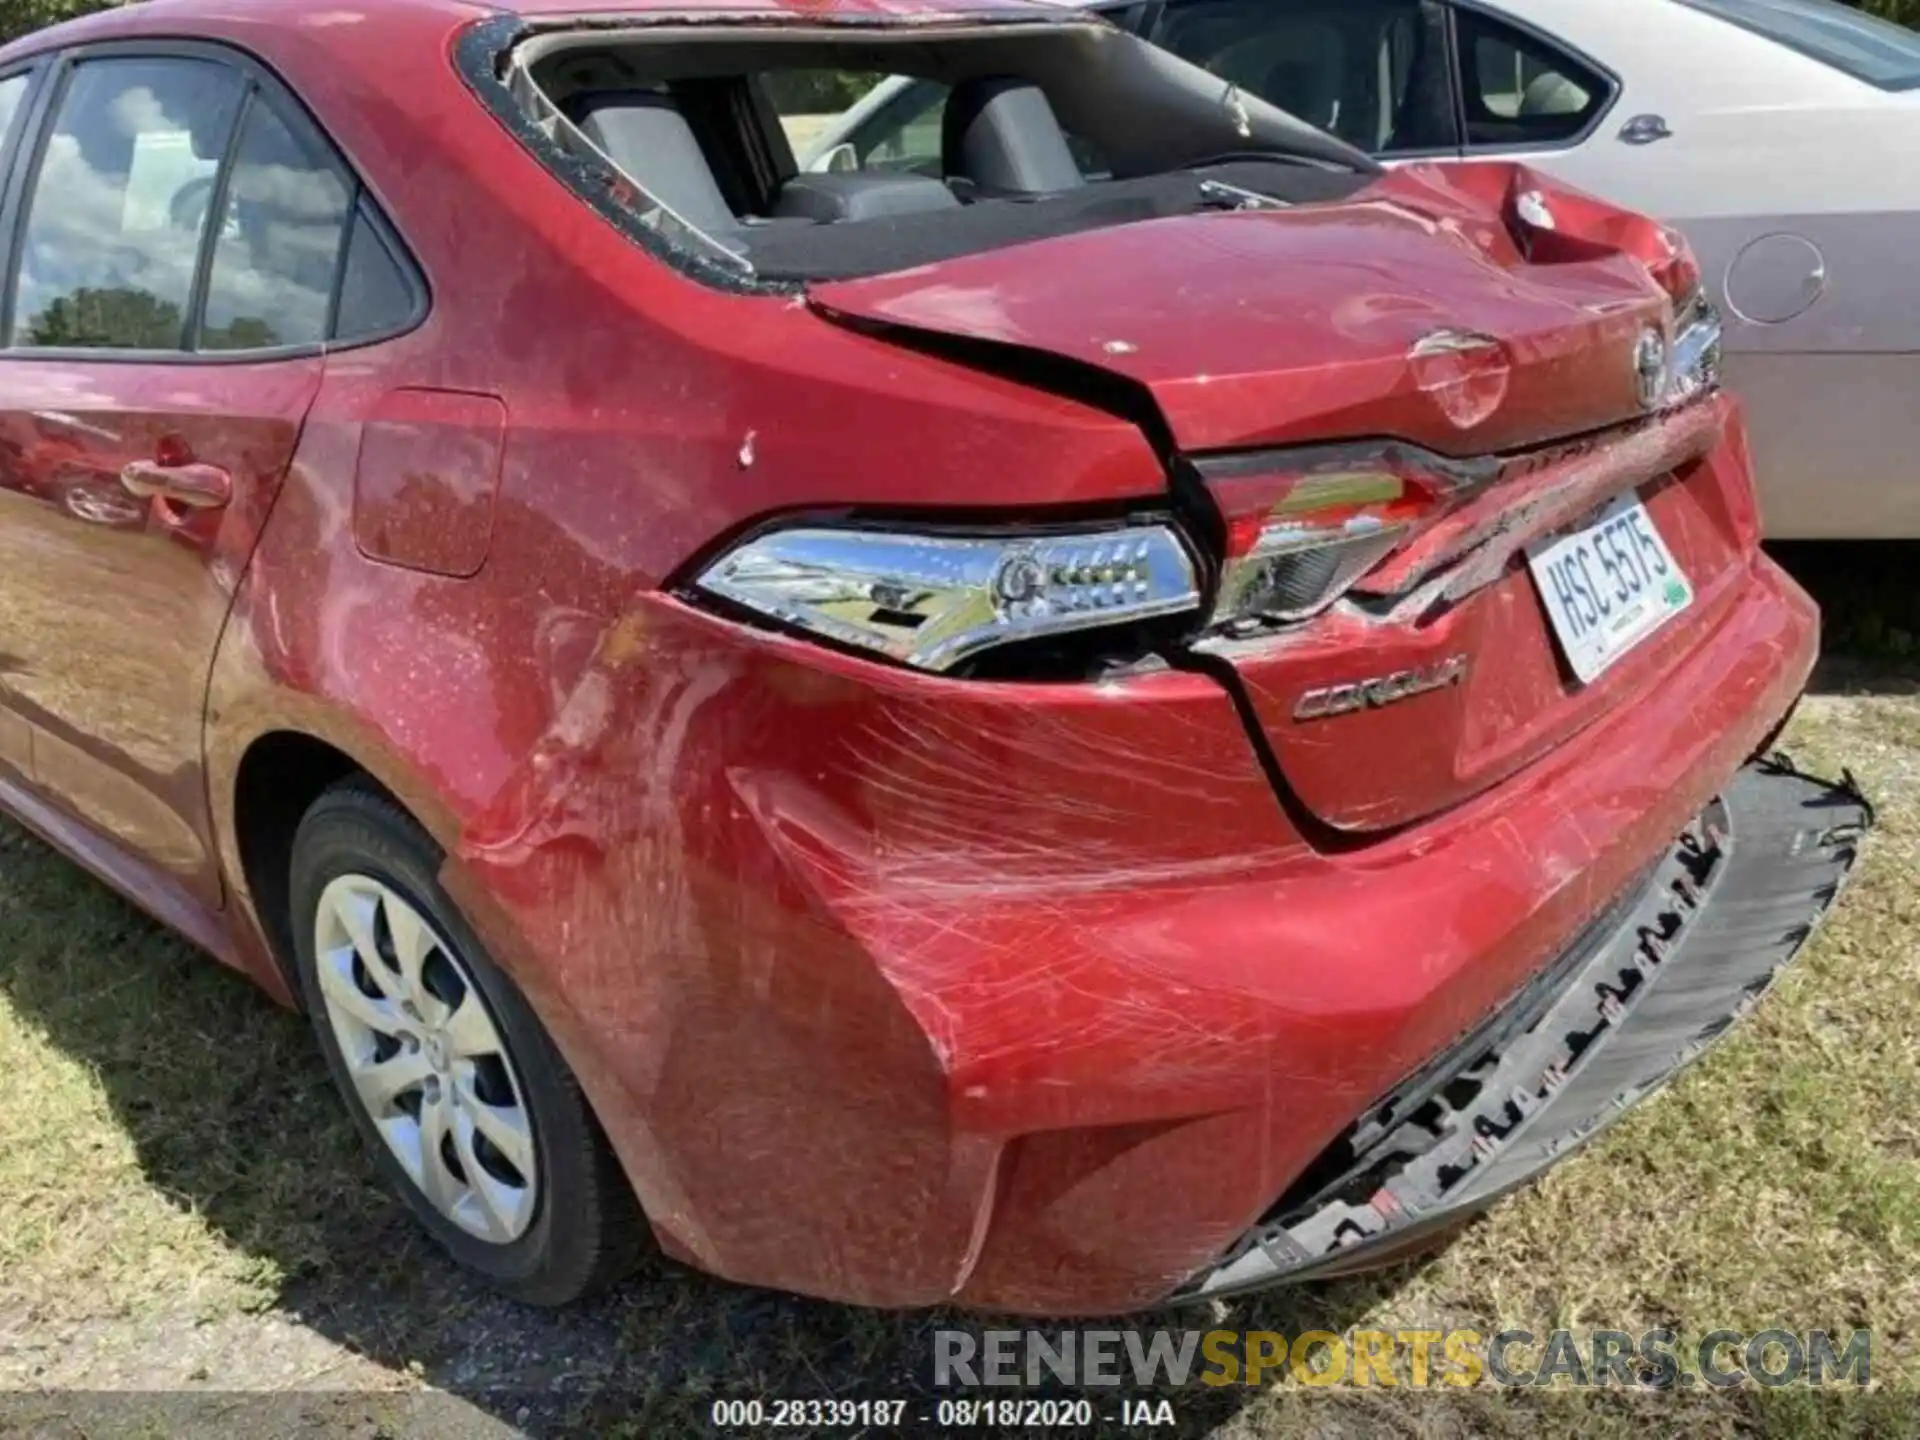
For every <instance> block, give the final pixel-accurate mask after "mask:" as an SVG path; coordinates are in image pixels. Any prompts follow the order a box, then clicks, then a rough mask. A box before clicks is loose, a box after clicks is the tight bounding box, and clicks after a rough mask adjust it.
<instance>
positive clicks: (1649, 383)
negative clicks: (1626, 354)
mask: <svg viewBox="0 0 1920 1440" xmlns="http://www.w3.org/2000/svg"><path fill="white" fill-rule="evenodd" d="M1667 373H1668V364H1667V337H1666V336H1665V335H1664V334H1663V333H1661V332H1660V331H1658V330H1646V331H1642V332H1641V335H1640V343H1639V344H1638V345H1636V346H1634V349H1633V388H1634V391H1635V392H1636V393H1637V394H1638V395H1639V397H1640V408H1641V409H1642V410H1652V409H1656V408H1657V407H1658V406H1659V404H1660V401H1661V398H1662V397H1663V396H1665V394H1666V393H1667Z"/></svg>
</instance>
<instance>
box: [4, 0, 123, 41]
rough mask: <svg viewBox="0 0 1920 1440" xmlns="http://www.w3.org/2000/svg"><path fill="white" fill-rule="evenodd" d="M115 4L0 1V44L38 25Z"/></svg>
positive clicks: (76, 0) (100, 0)
mask: <svg viewBox="0 0 1920 1440" xmlns="http://www.w3.org/2000/svg"><path fill="white" fill-rule="evenodd" d="M115 3H117V0H5V3H3V4H0V45H4V44H5V43H6V42H7V41H9V40H17V39H19V38H20V37H21V36H22V35H25V34H26V33H27V32H28V31H30V30H38V29H39V28H40V27H41V26H42V25H51V24H53V23H54V21H56V20H71V19H72V18H73V17H74V16H76V15H85V14H86V13H87V12H88V11H91V10H105V9H106V8H107V7H108V6H109V5H111V4H115Z"/></svg>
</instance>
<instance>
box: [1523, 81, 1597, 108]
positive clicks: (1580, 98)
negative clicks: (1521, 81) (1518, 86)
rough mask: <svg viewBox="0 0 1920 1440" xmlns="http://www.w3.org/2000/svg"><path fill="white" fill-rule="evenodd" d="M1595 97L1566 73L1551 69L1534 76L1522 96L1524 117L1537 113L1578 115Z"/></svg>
mask: <svg viewBox="0 0 1920 1440" xmlns="http://www.w3.org/2000/svg"><path fill="white" fill-rule="evenodd" d="M1592 99H1593V97H1592V96H1591V95H1589V94H1588V93H1587V92H1586V90H1585V89H1584V88H1583V87H1582V86H1580V85H1579V84H1578V83H1576V82H1575V81H1572V80H1569V79H1568V78H1567V77H1566V76H1564V75H1559V74H1556V73H1555V72H1553V71H1551V70H1549V71H1547V72H1546V74H1544V75H1537V76H1535V77H1534V80H1533V83H1532V84H1531V85H1529V86H1527V88H1526V92H1525V93H1524V94H1523V95H1521V97H1520V114H1521V116H1522V118H1525V117H1529V116H1536V115H1578V114H1580V113H1581V112H1582V111H1584V110H1585V109H1586V108H1587V105H1588V102H1590V101H1591V100H1592Z"/></svg>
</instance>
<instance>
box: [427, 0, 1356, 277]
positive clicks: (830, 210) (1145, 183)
mask: <svg viewBox="0 0 1920 1440" xmlns="http://www.w3.org/2000/svg"><path fill="white" fill-rule="evenodd" d="M459 60H460V64H461V68H462V71H463V73H464V74H465V75H466V77H467V79H468V81H469V83H470V84H471V85H472V86H473V87H474V89H475V91H476V92H477V93H478V94H479V96H480V98H481V99H482V100H483V101H485V102H486V103H487V104H488V105H489V107H490V108H491V109H493V110H494V112H495V113H496V114H497V115H498V116H499V117H500V118H501V119H502V120H503V121H504V122H505V123H507V124H508V125H509V127H510V128H512V129H513V130H514V131H515V133H516V134H517V135H518V137H519V138H520V139H521V141H522V143H524V144H525V145H527V147H528V148H529V149H530V150H532V151H533V153H534V154H535V155H536V157H537V158H539V159H540V160H541V162H542V163H543V164H545V165H546V166H547V167H548V168H549V169H550V170H552V171H553V172H554V173H555V174H556V175H557V176H558V177H559V178H560V179H561V180H563V181H564V182H565V183H566V184H567V185H568V186H569V187H570V188H571V189H573V190H574V192H575V193H576V194H577V195H578V196H580V198H581V199H582V200H584V201H586V202H587V203H589V204H591V205H592V206H594V208H596V209H597V210H599V211H600V212H601V213H602V214H604V215H606V216H607V217H608V218H609V219H610V220H612V221H613V222H614V223H616V224H617V225H619V226H620V228H621V229H622V230H623V231H625V232H626V233H627V234H628V235H629V236H630V237H631V238H633V239H635V240H636V241H638V242H639V243H641V244H642V245H644V246H645V247H646V248H648V249H649V250H650V251H652V252H653V253H654V254H656V255H657V256H659V257H660V258H662V259H665V260H667V261H668V262H669V263H672V264H675V265H676V266H678V267H679V268H681V269H683V270H685V271H687V272H688V273H690V274H692V275H694V276H695V277H696V278H699V279H702V280H705V281H707V282H709V283H713V284H717V285H720V286H723V287H726V288H734V289H748V290H757V289H766V288H770V289H791V288H793V287H794V286H796V285H799V284H803V283H805V282H807V281H813V280H840V279H850V278H856V277H861V276H867V275H875V274H882V273H886V272H890V271H895V270H901V269H907V268H911V267H913V266H917V265H923V264H930V263H934V262H936V261H940V260H946V259H952V258H955V257H958V256H962V255H968V254H973V253H978V252H982V251H986V250H992V249H997V248H1001V247H1004V246H1008V245H1014V244H1020V243H1024V242H1027V241H1033V240H1044V239H1048V238H1052V237H1055V236H1061V235H1069V234H1073V233H1077V232H1081V231H1086V230H1093V229H1100V228H1105V227H1109V226H1114V225H1123V224H1130V223H1135V222H1139V221H1145V220H1152V219H1157V218H1163V217H1170V216H1176V215H1185V214H1192V213H1194V212H1195V211H1196V210H1206V209H1232V208H1243V207H1242V205H1240V204H1238V203H1235V204H1229V203H1227V201H1226V200H1225V199H1224V198H1223V197H1225V196H1228V195H1232V196H1235V197H1245V196H1249V195H1250V196H1252V197H1254V198H1256V199H1259V200H1262V201H1265V202H1269V203H1267V204H1264V205H1262V206H1261V207H1260V208H1284V207H1286V206H1289V205H1296V204H1309V203H1313V202H1316V201H1324V200H1338V199H1344V198H1346V196H1348V195H1350V194H1352V193H1353V192H1354V191H1355V190H1357V189H1359V188H1361V187H1362V186H1363V185H1365V184H1366V183H1367V182H1368V181H1369V180H1370V179H1371V178H1372V177H1373V176H1374V175H1376V174H1378V173H1379V171H1378V167H1377V166H1376V165H1375V164H1374V163H1373V162H1372V161H1371V160H1369V159H1368V158H1367V157H1366V156H1364V155H1362V154H1361V153H1360V152H1358V151H1356V150H1353V149H1351V148H1350V147H1349V146H1347V145H1345V144H1344V143H1343V142H1341V141H1338V140H1336V139H1334V138H1333V137H1331V136H1328V135H1325V134H1322V133H1321V132H1320V131H1317V130H1315V129H1313V128H1312V127H1310V126H1308V125H1305V124H1303V123H1302V122H1300V121H1298V120H1296V119H1295V118H1293V117H1292V116H1290V115H1288V114H1287V113H1286V112H1285V111H1282V110H1279V109H1276V108H1275V107H1273V106H1271V105H1268V104H1266V103H1265V102H1264V101H1261V100H1260V99H1258V98H1257V97H1255V96H1252V95H1249V94H1246V93H1245V92H1243V91H1240V90H1239V89H1237V88H1236V87H1234V86H1233V85H1231V84H1229V83H1227V82H1225V81H1222V80H1220V79H1218V78H1217V77H1214V76H1211V75H1209V74H1207V73H1206V72H1205V71H1204V70H1200V69H1198V68H1196V67H1194V66H1191V65H1188V64H1187V63H1185V62H1183V61H1180V60H1178V59H1175V58H1174V57H1172V56H1170V55H1168V54H1166V53H1165V52H1163V51H1160V50H1157V49H1155V48H1153V47H1151V46H1149V45H1147V44H1145V43H1144V42H1142V41H1140V40H1138V39H1136V38H1134V37H1132V36H1130V35H1127V34H1125V33H1124V32H1122V31H1120V30H1118V29H1116V28H1114V27H1113V26H1111V25H1109V24H1107V23H1106V22H1105V21H1103V20H1100V19H1098V18H1093V17H1081V16H1062V17H1057V18H1056V17H1052V16H1048V17H1044V18H1041V19H1032V18H1027V17H1024V16H1022V17H1020V18H1008V17H1007V16H1004V15H999V16H996V15H993V14H991V13H985V12H983V13H982V14H981V15H979V16H975V17H967V18H943V19H941V20H939V21H937V22H932V23H929V22H926V21H919V22H915V23H911V24H908V23H903V22H900V21H897V20H891V21H888V22H886V23H873V22H867V23H862V24H849V23H846V22H844V21H839V22H822V21H820V20H816V19H809V20H806V21H804V22H797V21H794V20H792V19H786V20H775V19H771V18H769V19H757V18H756V19H744V20H743V19H741V18H739V17H729V18H728V19H727V20H726V21H724V22H706V23H697V24H695V23H686V22H685V21H676V22H669V23H660V24H652V25H649V24H645V23H638V24H636V23H630V22H629V23H621V24H618V25H613V24H607V23H590V22H587V21H580V22H574V23H571V24H564V25H557V26H553V27H547V28H541V29H537V30H536V29H529V28H528V27H527V26H526V25H525V23H524V22H522V21H517V20H514V19H511V18H505V19H495V20H489V21H483V22H479V23H477V24H476V25H475V26H473V27H471V28H470V29H469V31H468V32H467V34H466V35H465V36H464V37H463V40H462V43H461V46H460V53H459ZM893 77H905V78H906V79H908V80H911V81H918V82H921V83H922V85H923V86H924V87H926V90H927V92H928V93H930V94H932V95H934V96H936V97H938V100H939V103H938V104H937V105H936V106H934V107H933V108H932V109H931V110H930V111H929V112H928V113H927V114H925V115H919V116H916V117H914V119H913V122H912V126H913V128H912V129H911V130H910V131H909V132H907V133H904V134H903V135H902V136H900V137H894V138H893V143H891V144H889V145H887V146H885V147H879V148H878V149H876V150H872V151H870V152H869V156H868V157H863V156H862V155H861V153H860V150H859V147H857V146H853V145H842V146H836V147H834V148H835V150H837V151H838V153H837V154H835V155H832V156H831V157H830V159H829V161H828V162H827V163H824V164H822V165H820V166H818V167H816V168H815V169H814V170H811V171H802V170H801V169H800V166H799V163H798V161H797V159H796V156H797V154H799V153H803V152H805V151H806V150H807V149H809V148H810V147H811V146H812V145H813V144H814V143H815V142H816V141H817V140H818V139H819V138H820V137H821V136H822V135H827V134H833V133H836V132H835V129H834V127H835V126H836V125H839V124H842V123H844V117H845V115H846V113H847V111H849V110H850V109H852V108H853V107H855V106H856V105H858V103H859V102H860V100H861V99H862V98H863V97H865V96H867V95H869V94H871V92H872V91H873V90H874V89H875V87H877V86H879V85H881V84H884V83H886V82H887V81H889V80H890V79H892V78H893Z"/></svg>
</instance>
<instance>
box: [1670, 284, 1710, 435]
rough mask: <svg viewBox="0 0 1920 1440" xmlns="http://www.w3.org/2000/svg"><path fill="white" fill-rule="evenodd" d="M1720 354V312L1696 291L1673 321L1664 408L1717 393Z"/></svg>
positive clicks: (1704, 296) (1702, 294)
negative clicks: (1712, 392)
mask: <svg viewBox="0 0 1920 1440" xmlns="http://www.w3.org/2000/svg"><path fill="white" fill-rule="evenodd" d="M1721 350H1722V328H1721V323H1720V312H1719V311H1718V310H1716V309H1715V308H1714V306H1713V302H1712V301H1711V300H1709V299H1707V297H1706V295H1705V294H1704V293H1701V292H1698V291H1696V292H1695V293H1694V295H1693V296H1692V298H1691V299H1690V300H1688V301H1687V302H1685V303H1684V304H1683V305H1682V306H1681V307H1680V310H1679V312H1678V314H1676V316H1675V317H1674V325H1673V348H1672V350H1671V352H1670V354H1669V356H1668V369H1667V391H1666V401H1665V404H1664V406H1663V408H1665V409H1672V408H1673V407H1675V406H1678V405H1685V404H1686V403H1687V402H1688V401H1690V400H1696V399H1698V398H1699V397H1700V396H1702V395H1705V394H1707V393H1708V392H1709V391H1713V390H1717V389H1719V388H1720V357H1721Z"/></svg>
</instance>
